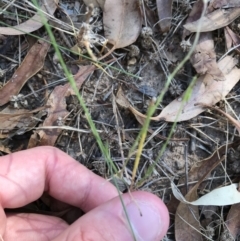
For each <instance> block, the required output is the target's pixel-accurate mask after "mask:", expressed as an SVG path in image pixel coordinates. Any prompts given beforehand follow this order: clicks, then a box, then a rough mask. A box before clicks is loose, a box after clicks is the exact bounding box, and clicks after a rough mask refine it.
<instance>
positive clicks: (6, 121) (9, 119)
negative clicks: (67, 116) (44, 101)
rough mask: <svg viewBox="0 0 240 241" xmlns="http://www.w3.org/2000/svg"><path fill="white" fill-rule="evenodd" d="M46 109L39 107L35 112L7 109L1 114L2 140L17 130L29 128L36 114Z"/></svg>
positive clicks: (0, 129) (0, 135) (0, 134)
mask: <svg viewBox="0 0 240 241" xmlns="http://www.w3.org/2000/svg"><path fill="white" fill-rule="evenodd" d="M44 109H46V107H39V108H37V109H35V110H31V111H28V110H23V109H13V108H9V107H6V108H5V109H3V110H2V111H1V112H0V132H1V133H0V138H6V137H8V135H9V133H10V132H11V131H12V130H13V129H16V131H17V130H19V129H21V128H26V129H27V128H29V124H30V123H31V122H32V120H33V117H34V115H33V114H34V113H36V112H39V111H40V112H41V111H42V110H44Z"/></svg>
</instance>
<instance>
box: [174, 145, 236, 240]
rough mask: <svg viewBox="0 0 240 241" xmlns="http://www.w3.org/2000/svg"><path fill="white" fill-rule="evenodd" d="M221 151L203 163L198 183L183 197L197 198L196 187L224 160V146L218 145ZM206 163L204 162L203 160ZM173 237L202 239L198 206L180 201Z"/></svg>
mask: <svg viewBox="0 0 240 241" xmlns="http://www.w3.org/2000/svg"><path fill="white" fill-rule="evenodd" d="M238 145H239V142H235V143H231V144H229V145H228V147H230V146H238ZM220 148H221V149H222V150H224V151H223V152H221V153H220V152H218V151H216V152H215V154H214V155H215V158H214V159H213V162H212V163H210V164H209V165H208V164H207V166H206V165H205V164H204V166H205V167H204V166H203V167H204V168H203V167H202V168H201V171H202V175H201V177H199V179H198V183H197V184H196V185H195V186H194V187H193V188H192V189H191V190H190V191H189V192H188V194H187V195H186V196H185V199H186V200H188V201H194V200H196V199H197V197H198V195H197V189H198V187H199V185H200V184H201V182H202V181H203V180H204V179H205V178H206V177H207V176H208V175H209V174H210V173H211V171H212V170H213V169H214V168H215V167H216V166H217V165H218V164H219V163H220V162H221V161H223V160H225V157H224V155H225V150H226V146H222V147H220ZM205 163H206V162H205ZM175 217H176V218H175V238H176V241H192V240H199V241H200V240H202V235H201V232H200V231H201V227H200V223H199V211H198V207H196V206H193V205H189V204H185V203H180V204H179V205H178V208H177V212H176V215H175Z"/></svg>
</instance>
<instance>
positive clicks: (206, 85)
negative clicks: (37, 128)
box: [153, 56, 240, 122]
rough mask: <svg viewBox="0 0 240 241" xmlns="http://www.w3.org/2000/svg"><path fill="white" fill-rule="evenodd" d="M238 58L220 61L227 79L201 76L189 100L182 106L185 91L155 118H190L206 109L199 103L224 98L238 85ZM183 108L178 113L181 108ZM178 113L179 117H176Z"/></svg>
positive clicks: (227, 58) (239, 70)
mask: <svg viewBox="0 0 240 241" xmlns="http://www.w3.org/2000/svg"><path fill="white" fill-rule="evenodd" d="M235 65H236V60H235V59H234V58H232V57H230V56H226V57H225V58H224V59H222V60H221V61H220V62H219V63H218V66H219V69H220V70H221V71H222V72H223V74H224V76H225V78H226V80H225V81H215V80H214V79H213V77H212V76H211V75H209V74H206V75H205V76H201V77H199V78H198V79H197V81H196V83H195V84H194V86H193V88H192V92H191V96H190V98H189V100H188V101H187V102H186V103H185V104H184V105H183V106H182V100H183V96H184V94H185V92H184V93H183V94H182V96H180V97H179V98H177V99H175V100H174V101H172V102H171V103H170V104H169V105H167V106H166V107H165V108H164V109H163V111H162V112H161V113H160V114H159V115H158V116H156V117H154V118H153V119H154V120H164V121H169V122H174V121H185V120H189V119H191V118H193V117H195V116H197V115H199V114H200V113H202V112H203V111H204V109H203V108H202V107H201V106H196V104H198V103H203V104H207V105H210V106H211V105H214V104H216V103H217V102H218V101H220V100H222V99H223V98H224V97H225V96H226V95H227V94H228V93H229V92H230V91H231V89H232V88H233V87H234V86H235V85H236V83H237V82H238V81H239V79H240V69H238V68H236V67H234V66H235ZM181 107H183V108H182V111H181V113H180V114H179V115H178V112H179V109H180V108H181ZM177 115H178V119H177V120H176V117H177Z"/></svg>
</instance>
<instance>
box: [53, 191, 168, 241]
mask: <svg viewBox="0 0 240 241" xmlns="http://www.w3.org/2000/svg"><path fill="white" fill-rule="evenodd" d="M122 201H123V203H124V206H125V211H126V213H127V215H128V218H127V217H126V213H125V211H124V208H123V205H122V202H121V200H120V198H119V197H116V198H113V199H111V200H110V201H108V202H107V203H104V204H103V205H100V206H98V207H97V208H95V209H93V210H91V211H90V212H88V213H87V214H85V215H84V216H83V217H81V218H80V219H78V220H77V221H76V222H75V223H74V224H72V225H71V226H70V227H69V228H67V229H66V230H65V231H64V232H62V233H61V234H60V235H59V236H58V237H56V238H55V239H54V241H60V240H61V241H62V240H68V241H75V240H77V241H87V240H98V241H103V240H104V241H112V240H116V241H120V240H121V241H126V240H127V241H131V240H138V241H159V240H160V239H162V238H163V236H164V235H165V234H166V232H167V229H168V225H169V215H168V211H167V208H166V206H165V205H164V203H163V202H162V201H161V200H160V199H159V198H158V197H157V196H155V195H153V194H150V193H147V192H140V191H138V192H133V193H131V194H123V195H122ZM128 220H129V222H130V224H131V228H130V225H129V222H128ZM133 233H134V235H133ZM134 236H135V238H134Z"/></svg>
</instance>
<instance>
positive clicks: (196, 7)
mask: <svg viewBox="0 0 240 241" xmlns="http://www.w3.org/2000/svg"><path fill="white" fill-rule="evenodd" d="M203 9H204V3H203V0H198V1H196V2H195V3H194V4H193V7H192V10H191V12H190V13H189V16H188V18H187V20H186V23H185V24H187V23H192V22H195V21H196V20H198V19H199V18H200V17H201V14H202V11H203ZM190 33H191V32H190V31H188V30H187V29H183V37H182V38H183V39H185V38H186V36H188V35H189V34H190Z"/></svg>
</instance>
